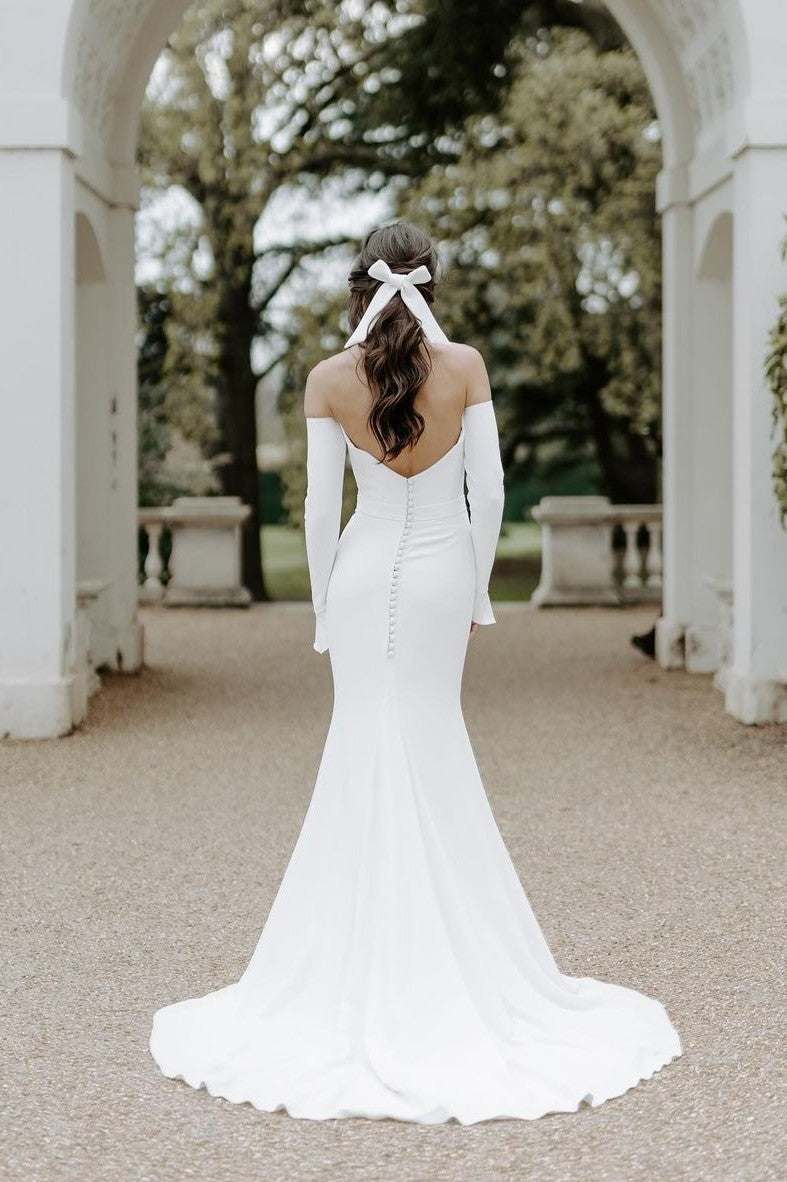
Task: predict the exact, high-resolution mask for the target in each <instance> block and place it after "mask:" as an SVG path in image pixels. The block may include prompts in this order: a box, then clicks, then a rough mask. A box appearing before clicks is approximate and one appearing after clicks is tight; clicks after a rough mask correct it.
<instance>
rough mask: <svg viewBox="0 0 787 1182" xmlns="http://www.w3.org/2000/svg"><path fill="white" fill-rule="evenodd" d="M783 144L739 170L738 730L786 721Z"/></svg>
mask: <svg viewBox="0 0 787 1182" xmlns="http://www.w3.org/2000/svg"><path fill="white" fill-rule="evenodd" d="M786 179H787V145H783V146H775V145H773V146H772V145H768V146H763V147H753V146H750V147H746V148H744V149H743V150H742V151H741V152H740V154H739V155H738V156H737V158H736V161H735V182H734V183H735V235H734V279H733V285H734V286H733V292H734V294H733V306H734V329H733V331H734V349H733V353H734V359H735V360H734V372H733V397H734V409H733V416H734V418H733V427H734V440H733V442H734V456H733V473H734V507H733V596H734V605H733V610H734V633H733V657H732V668H731V670H730V672H729V676H728V680H727V688H726V707H727V710H728V711H729V713H730V714H732V715H733V716H734V717H735V718H738V719H740V720H741V721H742V722H748V723H759V722H776V721H787V532H785V530H784V529H782V527H781V525H780V523H779V520H778V512H777V506H776V498H775V495H774V490H773V482H772V475H771V472H772V459H771V453H772V450H773V440H772V437H771V395H770V391H769V389H768V386H767V383H766V380H765V374H764V369H763V364H764V357H765V353H766V349H767V340H768V332H769V330H770V328H771V326H772V324H773V322H774V320H775V318H776V315H777V297H778V295H779V293H780V292H782V291H784V290H785V286H786V283H785V268H784V264H783V263H782V261H781V257H780V250H779V248H780V243H781V241H782V239H783V237H784V234H785V229H786V228H787V227H786V225H785V221H784V213H785V180H786Z"/></svg>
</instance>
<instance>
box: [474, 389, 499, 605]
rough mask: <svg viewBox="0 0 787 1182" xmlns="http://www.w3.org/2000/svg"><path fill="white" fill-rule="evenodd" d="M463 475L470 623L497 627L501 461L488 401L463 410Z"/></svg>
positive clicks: (495, 421)
mask: <svg viewBox="0 0 787 1182" xmlns="http://www.w3.org/2000/svg"><path fill="white" fill-rule="evenodd" d="M464 414H465V472H466V474H467V499H468V503H469V506H470V536H471V538H472V542H473V552H474V554H475V569H476V583H475V601H474V603H473V619H474V620H475V621H476V622H477V623H479V624H496V623H497V620H496V619H495V614H494V612H493V611H492V603H491V601H490V599H489V579H490V576H491V574H492V565H493V563H494V561H495V551H496V549H497V541H498V538H499V537H500V527H501V525H502V522H503V502H504V495H505V493H504V485H503V461H502V458H501V456H500V437H499V435H498V430H497V420H496V418H495V410H494V406H493V404H492V401H491V400H487V401H485V402H474V403H471V404H470V406H467V407H465V412H464Z"/></svg>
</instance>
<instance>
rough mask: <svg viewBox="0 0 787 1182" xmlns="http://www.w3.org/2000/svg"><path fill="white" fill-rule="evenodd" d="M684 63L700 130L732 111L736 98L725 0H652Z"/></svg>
mask: <svg viewBox="0 0 787 1182" xmlns="http://www.w3.org/2000/svg"><path fill="white" fill-rule="evenodd" d="M650 3H651V5H652V6H653V8H654V10H655V11H656V13H657V14H658V15H659V18H660V20H661V23H662V25H663V26H664V29H665V31H666V33H667V36H668V37H669V39H670V40H671V41H672V43H673V45H674V46H675V48H676V51H677V53H678V56H679V58H680V61H681V65H682V67H683V74H684V77H685V80H686V89H687V92H688V96H689V104H690V106H691V117H692V122H693V131H694V133H695V135H696V134H698V133H699V132H700V131H702V130H704V129H705V128H708V127H710V126H711V125H712V124H713V123H715V122H716V120H718V119H720V118H721V117H722V116H723V115H724V114H725V112H727V111H729V109H730V108H731V107H732V105H733V102H734V99H735V73H734V68H733V61H732V47H731V45H730V39H729V33H728V30H727V28H726V25H725V22H724V13H723V10H722V4H721V0H650Z"/></svg>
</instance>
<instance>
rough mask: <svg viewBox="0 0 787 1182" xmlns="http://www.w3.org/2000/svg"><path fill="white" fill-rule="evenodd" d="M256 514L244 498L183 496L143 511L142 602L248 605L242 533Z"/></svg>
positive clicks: (217, 605)
mask: <svg viewBox="0 0 787 1182" xmlns="http://www.w3.org/2000/svg"><path fill="white" fill-rule="evenodd" d="M250 512H251V509H250V507H249V506H248V505H244V504H242V503H241V500H240V498H239V497H178V498H177V499H176V500H175V501H174V502H173V503H172V504H171V505H167V506H165V507H163V508H149V509H140V510H139V511H138V515H137V521H138V524H139V528H140V531H141V532H142V534H144V535H145V536H146V538H147V554H146V556H145V560H144V564H142V565H143V567H144V569H143V572H142V582H141V585H140V587H139V601H140V603H163V604H164V605H165V606H166V607H179V606H198V605H206V606H210V607H246V606H248V604H249V603H250V602H251V595H250V594H249V592H248V591H247V589H246V588H245V587H244V586H242V585H241V534H240V531H241V527H242V525H243V522H244V521H245V520H246V518H247V517H248V516H249V514H250ZM165 542H166V543H167V545H165Z"/></svg>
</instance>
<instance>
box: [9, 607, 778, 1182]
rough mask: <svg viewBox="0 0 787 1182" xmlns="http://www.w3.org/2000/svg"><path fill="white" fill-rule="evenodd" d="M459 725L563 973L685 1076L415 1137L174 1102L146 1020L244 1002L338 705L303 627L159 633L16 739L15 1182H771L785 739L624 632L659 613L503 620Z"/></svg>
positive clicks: (190, 614)
mask: <svg viewBox="0 0 787 1182" xmlns="http://www.w3.org/2000/svg"><path fill="white" fill-rule="evenodd" d="M497 609H498V611H497V614H498V621H499V622H498V624H497V625H496V626H495V627H493V628H483V629H481V631H480V633H479V634H478V635H477V636H476V637H475V638H474V639H473V640H472V641H471V642H470V650H469V653H468V659H467V664H466V668H465V676H464V689H463V699H462V700H463V706H464V713H465V719H466V722H467V726H468V731H469V733H470V737H471V740H472V743H473V747H474V750H475V752H476V756H477V758H478V762H479V766H480V768H481V773H482V775H483V777H484V782H485V784H486V787H487V791H488V794H489V798H490V801H491V804H492V807H493V810H494V812H495V816H496V817H497V820H498V823H499V825H500V828H501V831H502V833H503V836H504V838H505V840H506V843H507V845H508V848H509V849H510V851H511V854H512V857H513V859H514V862H515V864H516V866H517V870H518V872H519V874H520V878H521V880H522V882H523V885H524V887H525V889H526V891H527V893H528V896H529V898H530V900H531V902H532V904H533V906H534V908H535V911H536V914H537V915H538V916H539V920H540V922H541V924H542V926H543V928H544V931H545V934H546V936H547V938H548V940H549V941H550V944H551V946H552V949H553V951H554V953H555V956H556V959H557V961H558V964H559V965H560V966H561V968H563V970H564V971H565V972H571V973H576V974H578V975H586V974H587V975H592V976H596V977H600V978H602V979H606V980H611V981H617V982H619V983H620V984H626V985H630V986H632V987H634V988H638V989H641V990H642V991H644V992H648V993H651V994H652V995H653V996H655V997H658V998H659V999H660V1000H661V1001H663V1002H664V1004H665V1005H666V1006H667V1009H668V1011H669V1013H670V1016H671V1017H672V1020H673V1021H674V1022H675V1024H676V1026H677V1027H678V1030H679V1031H680V1033H681V1036H682V1038H683V1042H684V1050H685V1053H684V1056H683V1058H682V1059H680V1060H678V1061H677V1062H675V1063H673V1064H671V1065H670V1066H668V1067H667V1068H665V1070H664V1071H663V1072H661V1073H660V1074H659V1075H657V1076H656V1077H654V1078H653V1079H652V1080H649V1081H648V1082H646V1083H643V1084H640V1085H639V1086H638V1087H637V1088H635V1089H633V1090H631V1091H629V1092H628V1093H626V1094H625V1095H624V1096H622V1097H619V1098H618V1099H615V1100H610V1101H608V1102H607V1103H606V1104H603V1105H602V1106H601V1107H600V1108H598V1109H595V1110H591V1109H583V1110H582V1111H581V1112H579V1113H576V1114H573V1113H572V1114H558V1115H553V1116H549V1117H544V1118H542V1119H541V1120H539V1121H534V1122H522V1121H494V1122H487V1123H483V1124H479V1125H474V1126H468V1127H462V1126H459V1125H457V1124H455V1123H452V1124H448V1125H442V1126H435V1127H424V1126H415V1125H407V1124H403V1123H401V1122H396V1121H390V1120H386V1121H365V1120H357V1119H356V1120H346V1121H329V1122H324V1123H321V1122H311V1121H300V1120H294V1119H293V1118H292V1117H289V1116H288V1115H287V1114H286V1113H281V1112H279V1113H274V1114H270V1115H265V1114H262V1113H259V1112H257V1111H255V1110H254V1109H252V1108H251V1107H249V1106H248V1105H244V1106H236V1105H232V1104H228V1103H226V1102H225V1101H222V1100H217V1099H214V1098H212V1097H210V1096H208V1095H207V1094H206V1093H205V1092H204V1091H202V1092H199V1093H197V1092H194V1091H193V1090H191V1089H190V1088H188V1087H186V1086H185V1085H183V1084H181V1083H177V1082H173V1081H170V1080H167V1079H165V1078H164V1077H163V1076H161V1075H160V1074H159V1072H158V1070H157V1069H156V1067H155V1065H154V1063H153V1061H152V1059H151V1058H150V1057H149V1054H148V1050H147V1038H148V1034H149V1028H150V1019H151V1015H152V1013H153V1010H154V1009H156V1008H158V1006H160V1005H163V1004H165V1003H166V1002H168V1001H172V1000H176V999H179V998H183V997H191V996H197V995H198V994H201V993H206V992H207V991H208V990H210V989H213V988H218V987H219V986H221V985H224V984H228V983H229V982H231V981H234V980H236V979H237V977H238V976H239V975H240V973H241V972H242V970H243V968H244V967H245V965H246V963H247V961H248V959H249V956H250V955H251V952H252V951H253V948H254V945H255V944H256V940H257V937H258V935H259V932H260V930H261V928H262V925H263V923H264V920H265V917H266V915H267V912H268V909H269V907H270V904H271V902H272V900H273V896H274V893H275V891H276V888H277V886H278V883H279V881H280V879H281V875H282V874H283V872H284V868H285V866H286V863H287V860H288V858H289V854H290V852H291V849H292V846H293V844H294V842H295V839H296V837H297V834H298V830H299V828H300V824H301V821H302V819H303V815H304V813H305V810H306V806H307V804H308V801H309V797H310V795H311V790H312V787H313V783H314V777H315V775H316V770H317V765H318V761H319V756H320V752H321V750H322V745H323V742H324V739H325V733H326V730H327V726H328V721H329V718H330V711H331V705H332V697H331V680H330V666H329V663H328V657H327V655H323V656H320V655H318V654H317V653H315V652H314V651H313V649H312V648H311V641H312V615H311V611H310V608H309V607H308V605H304V604H295V603H283V604H275V605H255V606H254V607H252V608H251V609H250V610H249V611H210V610H202V611H201V610H194V609H181V610H171V611H167V610H165V609H161V608H145V609H143V610H142V612H141V615H142V618H143V621H144V623H145V627H146V667H145V669H144V670H143V671H142V673H141V674H139V675H136V676H122V675H109V676H107V677H106V678H105V679H104V687H103V690H102V692H101V693H100V694H99V695H98V696H97V697H96V698H94V699H93V701H92V704H91V710H90V715H89V718H88V720H87V722H86V724H85V725H84V726H83V727H82V728H81V729H80V730H78V731H76V732H75V733H74V734H73V735H71V736H69V737H67V738H64V739H59V740H48V741H42V742H21V741H16V742H14V741H6V742H5V743H0V799H1V800H2V817H3V825H2V831H1V833H0V849H2V857H3V868H4V869H3V891H2V901H1V902H0V911H1V912H2V919H3V930H4V933H5V935H4V940H3V944H4V949H3V951H4V956H3V969H2V977H3V981H2V986H3V988H2V997H3V1009H4V1015H3V1020H2V1031H3V1035H4V1038H3V1050H2V1052H0V1054H2V1059H3V1062H2V1064H0V1066H1V1068H2V1070H1V1072H0V1105H1V1106H2V1109H3V1110H4V1111H3V1114H2V1120H0V1174H1V1175H2V1176H3V1178H8V1179H13V1180H14V1182H16V1180H17V1179H25V1182H33V1180H38V1179H42V1180H46V1182H50V1180H51V1182H54V1180H59V1179H74V1180H78V1182H98V1180H102V1182H103V1180H104V1179H106V1180H107V1182H131V1180H136V1179H150V1180H155V1182H170V1180H171V1182H181V1180H183V1179H192V1178H193V1179H200V1180H202V1182H246V1180H247V1179H248V1180H251V1179H254V1180H255V1182H256V1180H258V1179H259V1180H264V1182H280V1180H281V1182H283V1180H285V1179H286V1182H334V1179H335V1180H336V1182H339V1180H341V1182H378V1180H379V1182H498V1180H503V1179H517V1180H522V1182H524V1180H527V1182H553V1180H554V1182H574V1180H576V1182H597V1180H598V1182H600V1180H602V1179H605V1180H607V1179H608V1180H612V1182H637V1180H639V1179H653V1180H654V1182H677V1180H679V1179H681V1180H682V1179H709V1180H713V1182H728V1180H730V1182H748V1180H749V1179H751V1182H767V1180H769V1179H783V1178H784V1177H785V1175H784V1173H782V1172H781V1170H782V1169H783V1165H782V1163H783V1161H784V1160H785V1159H786V1158H787V1145H785V1141H787V1135H786V1134H785V1121H784V1109H783V1095H784V1071H783V1062H784V1058H785V1055H784V1044H783V1032H784V1029H785V1016H786V1015H785V1001H784V964H783V950H784V931H785V926H784V920H785V916H784V898H785V889H784V887H785V883H784V874H783V871H784V863H785V849H784V834H785V824H784V822H785V817H784V813H785V802H786V801H787V792H785V788H786V787H787V744H786V739H787V728H784V727H762V728H747V727H744V726H742V725H741V724H739V723H736V722H735V721H733V720H732V719H731V718H729V717H728V716H727V715H725V714H724V711H723V706H722V700H721V696H720V695H719V694H718V693H717V691H715V690H714V689H713V688H712V687H711V685H710V680H709V679H707V678H701V677H691V676H689V675H686V674H683V673H674V672H673V673H666V672H664V671H663V670H661V669H659V668H658V667H655V666H654V665H653V663H652V662H649V661H647V660H646V659H645V658H643V657H641V656H640V655H639V654H638V653H637V652H636V651H635V650H634V649H633V648H632V647H631V646H630V644H629V639H628V638H629V636H630V635H631V634H632V633H633V632H635V631H644V630H645V629H646V628H647V627H649V625H650V623H651V619H652V613H651V612H650V611H647V610H642V609H630V610H627V611H615V610H603V609H599V610H596V609H584V610H583V609H580V610H573V609H572V610H561V611H543V612H536V611H533V610H532V609H530V608H529V607H527V606H526V605H519V604H513V603H512V604H502V605H497Z"/></svg>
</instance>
